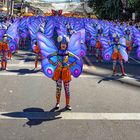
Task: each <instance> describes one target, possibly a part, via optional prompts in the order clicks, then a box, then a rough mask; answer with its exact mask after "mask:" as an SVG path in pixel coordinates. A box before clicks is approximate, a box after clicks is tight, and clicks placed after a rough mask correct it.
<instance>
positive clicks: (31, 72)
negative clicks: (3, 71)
mask: <svg viewBox="0 0 140 140" xmlns="http://www.w3.org/2000/svg"><path fill="white" fill-rule="evenodd" d="M7 71H8V72H14V73H18V75H24V74H33V73H38V72H40V70H36V71H34V70H30V69H19V70H7Z"/></svg>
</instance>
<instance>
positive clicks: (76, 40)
mask: <svg viewBox="0 0 140 140" xmlns="http://www.w3.org/2000/svg"><path fill="white" fill-rule="evenodd" d="M80 50H81V33H80V32H77V33H74V34H73V35H72V36H71V38H70V42H69V44H68V51H69V52H72V53H74V54H75V55H77V56H80Z"/></svg>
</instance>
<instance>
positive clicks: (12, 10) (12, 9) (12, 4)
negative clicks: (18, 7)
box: [10, 0, 14, 15]
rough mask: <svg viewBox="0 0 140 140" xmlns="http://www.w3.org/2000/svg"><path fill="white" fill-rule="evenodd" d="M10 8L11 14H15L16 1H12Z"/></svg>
mask: <svg viewBox="0 0 140 140" xmlns="http://www.w3.org/2000/svg"><path fill="white" fill-rule="evenodd" d="M10 6H11V10H10V11H11V13H10V14H11V15H13V14H14V0H11V5H10Z"/></svg>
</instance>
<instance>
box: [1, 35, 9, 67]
mask: <svg viewBox="0 0 140 140" xmlns="http://www.w3.org/2000/svg"><path fill="white" fill-rule="evenodd" d="M8 51H9V48H8V43H7V42H6V37H4V39H3V43H2V42H1V43H0V52H1V54H2V58H1V69H2V70H6V69H7V54H8Z"/></svg>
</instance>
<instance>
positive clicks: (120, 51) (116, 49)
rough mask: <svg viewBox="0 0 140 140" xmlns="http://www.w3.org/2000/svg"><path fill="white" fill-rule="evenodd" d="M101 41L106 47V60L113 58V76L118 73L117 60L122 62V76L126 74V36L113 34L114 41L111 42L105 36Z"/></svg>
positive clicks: (104, 55) (104, 53)
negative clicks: (124, 62) (124, 63)
mask: <svg viewBox="0 0 140 140" xmlns="http://www.w3.org/2000/svg"><path fill="white" fill-rule="evenodd" d="M101 42H102V44H103V46H104V48H105V50H104V52H103V57H104V60H106V61H109V60H110V59H111V58H112V60H113V76H115V75H116V65H117V62H119V63H120V67H121V72H122V76H126V74H125V72H124V65H123V60H124V61H128V54H127V52H126V44H125V43H126V40H125V38H123V37H122V38H120V36H119V35H118V34H113V42H111V43H110V44H109V43H108V40H106V39H105V38H104V39H101Z"/></svg>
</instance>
